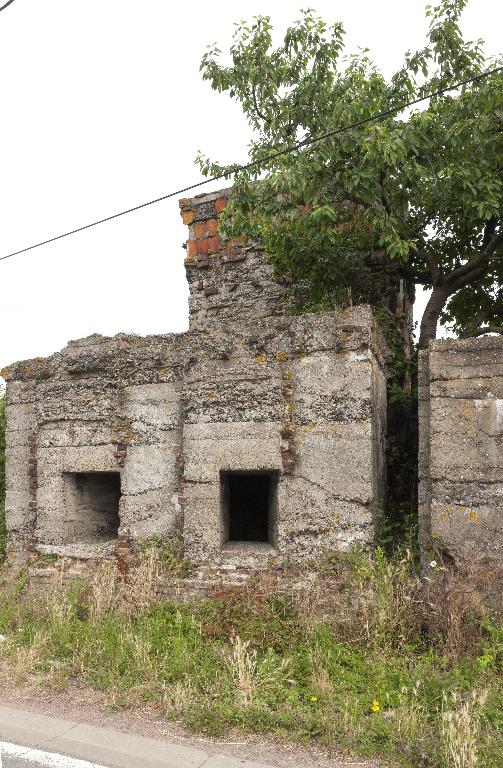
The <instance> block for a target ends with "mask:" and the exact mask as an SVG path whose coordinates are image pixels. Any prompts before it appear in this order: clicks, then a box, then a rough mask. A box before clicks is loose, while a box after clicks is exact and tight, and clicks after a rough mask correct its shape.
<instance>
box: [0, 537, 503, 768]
mask: <svg viewBox="0 0 503 768" xmlns="http://www.w3.org/2000/svg"><path fill="white" fill-rule="evenodd" d="M163 560H164V561H165V560H166V558H165V557H164V556H163V557H160V556H159V554H158V550H157V549H156V548H155V547H154V548H146V549H145V550H144V551H143V552H142V553H141V554H140V556H139V562H138V565H137V567H136V568H135V569H134V570H133V571H132V572H131V574H130V576H129V578H128V580H127V583H124V582H121V581H120V579H119V578H118V574H117V572H116V571H115V567H114V566H113V564H109V563H104V564H103V565H102V566H101V568H99V569H98V570H97V572H96V573H95V574H94V576H93V578H92V579H91V580H90V581H89V582H88V583H83V582H80V583H74V584H72V585H71V586H70V587H69V588H68V587H65V586H63V584H62V581H61V579H60V578H59V577H56V578H55V581H54V584H53V587H52V589H51V590H50V591H49V592H48V594H47V595H46V596H45V597H44V598H43V599H41V598H40V595H38V596H36V597H35V596H31V595H30V593H29V591H28V590H27V589H26V579H25V578H24V577H23V576H22V575H18V576H17V578H16V579H14V578H13V577H12V576H11V575H9V574H6V575H5V576H4V580H3V583H2V586H1V591H2V596H3V600H2V601H1V603H0V633H1V634H3V635H4V636H5V638H6V639H5V641H3V642H1V643H0V662H1V670H2V673H1V674H2V675H3V676H4V678H7V677H9V678H10V679H11V680H13V681H14V682H16V681H17V682H18V683H21V682H30V683H36V684H38V685H48V686H57V687H59V688H61V687H65V686H67V685H70V684H71V683H72V682H78V683H79V684H80V685H87V686H90V687H91V688H93V689H95V690H99V691H103V692H105V694H106V698H107V700H108V702H109V704H110V705H111V706H116V707H119V706H135V705H138V704H140V703H143V702H152V703H153V704H154V705H155V706H156V707H158V708H159V710H160V711H161V712H162V713H163V714H164V715H165V716H166V717H167V718H170V719H176V720H181V721H183V722H184V723H185V724H186V725H187V726H188V727H189V728H190V729H192V730H194V731H198V732H204V733H207V734H212V735H223V734H225V733H227V732H228V731H229V730H230V729H238V730H239V731H243V732H250V731H252V732H263V733H272V734H274V735H277V736H281V737H288V738H291V739H294V740H297V741H300V742H316V743H318V744H319V745H322V746H326V747H329V748H330V747H336V748H337V749H343V750H346V751H347V752H348V753H352V754H358V755H362V756H379V755H380V756H385V757H387V758H388V759H391V760H393V761H395V762H397V763H399V764H400V765H403V766H409V767H410V768H412V766H414V768H419V767H420V766H424V767H425V768H426V767H430V768H474V766H483V767H484V768H496V767H497V766H501V765H502V764H503V714H502V713H503V683H502V676H501V672H502V671H503V627H502V625H501V623H498V620H497V618H496V616H495V615H492V616H491V615H490V614H489V613H488V612H487V611H484V612H483V615H482V613H481V612H480V611H478V612H477V610H475V608H474V601H473V600H472V599H471V598H469V599H466V600H465V602H464V603H462V601H461V600H460V597H459V590H458V592H456V588H455V585H453V584H452V583H451V584H447V582H446V578H447V577H446V573H445V572H443V571H442V569H440V568H439V569H438V571H437V573H436V574H434V575H433V577H432V579H431V580H430V581H429V582H425V581H424V580H420V579H418V577H417V576H416V574H415V572H414V568H413V564H412V562H411V559H410V558H409V557H408V556H407V555H405V556H404V557H402V558H395V559H392V560H388V559H386V558H385V557H384V555H383V554H382V553H381V552H378V553H377V555H376V557H375V558H373V559H370V558H369V557H367V556H363V555H357V554H355V555H352V556H350V557H349V558H348V559H347V560H345V561H344V562H342V561H341V560H340V559H338V560H336V561H332V562H331V561H330V560H327V563H326V564H325V565H326V567H327V569H329V570H330V569H332V570H333V569H335V570H337V569H345V573H344V581H345V583H349V584H350V588H349V589H347V590H346V592H347V595H346V598H344V599H346V600H347V606H346V608H347V610H344V611H342V612H341V611H340V609H339V610H338V611H337V612H336V613H335V614H333V615H331V614H330V612H329V611H327V605H326V603H323V602H322V601H321V598H320V593H319V591H318V589H317V587H313V590H312V591H311V592H308V593H307V594H301V595H297V596H296V597H292V598H287V597H284V596H281V595H277V594H267V593H265V592H264V591H262V590H261V589H259V588H258V587H256V588H253V587H249V588H242V589H239V590H237V589H227V590H222V591H221V592H219V593H217V596H216V597H214V598H213V599H211V600H205V601H200V602H198V603H197V604H193V605H185V606H180V605H178V606H175V605H173V604H171V603H169V602H156V601H155V600H153V595H154V594H155V589H156V584H157V580H158V578H159V575H160V569H162V561H163ZM463 580H465V579H463ZM461 592H462V593H463V594H469V593H470V590H467V587H466V583H465V584H464V585H463V589H462V590H461ZM350 606H353V607H354V610H353V611H352V613H351V611H350ZM463 606H464V607H463ZM328 607H329V606H328ZM343 614H344V621H342V620H341V616H342V615H343ZM348 617H349V618H348Z"/></svg>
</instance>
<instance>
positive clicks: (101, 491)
mask: <svg viewBox="0 0 503 768" xmlns="http://www.w3.org/2000/svg"><path fill="white" fill-rule="evenodd" d="M64 480H65V512H66V514H65V528H66V530H65V539H66V541H68V542H70V541H71V542H85V543H94V542H96V543H99V542H104V541H110V540H113V539H115V538H117V534H118V531H119V525H120V519H119V502H120V496H121V478H120V473H119V472H65V474H64Z"/></svg>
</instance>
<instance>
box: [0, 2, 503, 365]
mask: <svg viewBox="0 0 503 768" xmlns="http://www.w3.org/2000/svg"><path fill="white" fill-rule="evenodd" d="M1 4H2V2H1V0H0V5H1ZM308 5H313V6H314V7H315V8H316V10H317V11H318V13H319V14H320V15H321V16H323V17H324V18H325V20H326V21H328V22H333V21H336V20H342V21H343V22H344V24H345V27H346V30H347V33H348V35H347V39H348V44H349V47H350V49H353V50H354V48H355V47H356V46H357V45H362V46H367V47H369V48H370V49H371V53H372V55H373V57H374V59H375V61H376V62H377V64H378V65H379V66H380V67H381V68H382V69H383V71H384V72H385V74H388V75H389V74H392V72H393V71H394V70H395V69H396V68H397V67H398V66H399V65H400V63H401V61H402V56H403V53H404V52H405V50H406V49H407V48H414V49H415V48H417V47H419V46H421V45H422V44H423V41H424V35H425V32H426V28H427V23H426V21H425V19H424V13H423V9H424V5H425V2H424V0H380V1H379V2H375V0H351V2H334V0H317V1H316V0H310V1H308V0H296V2H283V3H279V2H274V0H269V2H262V0H248V2H243V1H242V0H234V1H233V2H231V1H230V0H219V2H213V3H210V2H207V0H206V1H205V2H201V1H200V0H191V2H187V3H176V2H168V0H86V2H76V1H75V0H74V1H73V2H71V1H70V0H15V1H14V3H13V4H12V5H11V6H9V7H8V8H7V9H6V10H5V11H3V12H1V13H0V72H1V77H0V116H1V118H0V256H2V255H5V254H7V253H10V252H11V251H14V250H18V249H20V248H23V247H25V246H28V245H31V244H32V243H35V242H37V241H39V240H44V239H46V238H48V237H51V236H53V235H56V234H59V233H60V232H64V231H67V230H69V229H73V228H75V227H78V226H81V225H84V224H86V223H88V222H90V221H94V220H95V219H100V218H103V217H104V216H107V215H109V214H113V213H115V212H117V211H120V210H122V209H124V208H129V207H132V206H134V205H136V204H138V203H141V202H143V201H146V200H150V199H153V198H155V197H158V196H161V195H163V194H166V193H168V192H170V191H173V190H176V189H178V188H180V187H183V186H186V185H188V184H190V183H191V182H195V181H198V180H199V173H198V170H197V168H196V167H195V166H194V158H195V155H196V153H197V150H198V149H201V150H202V151H203V152H204V153H205V154H208V155H210V156H211V157H212V158H214V159H218V160H220V161H245V160H246V157H247V155H246V145H247V142H248V139H249V135H250V134H249V130H248V127H247V125H246V123H245V121H244V118H243V117H242V115H241V112H240V109H239V107H238V106H237V105H235V104H234V103H232V102H231V100H230V99H229V97H228V96H227V95H225V94H224V95H219V94H217V93H216V92H214V91H212V90H211V88H210V86H209V84H208V83H204V82H203V81H202V79H201V75H200V73H199V63H200V59H201V55H202V53H203V52H204V49H205V47H206V46H207V45H208V44H209V43H211V42H213V41H217V42H218V43H219V45H220V48H221V49H222V50H224V51H225V50H226V49H227V48H228V45H229V43H230V40H231V35H232V31H233V26H232V25H233V22H235V21H238V20H240V19H243V18H246V19H249V18H250V17H251V16H253V15H254V14H257V13H268V14H270V15H271V17H272V20H273V22H274V25H275V28H276V29H277V31H278V32H281V34H283V32H284V30H285V29H286V26H287V25H288V24H289V23H291V22H292V21H293V20H294V19H296V18H297V17H298V11H299V8H300V7H305V6H308ZM463 27H464V30H465V32H466V34H467V35H469V36H470V37H471V38H478V37H483V38H484V39H485V40H486V43H487V45H486V51H487V53H489V54H493V53H497V52H498V51H499V49H500V38H501V30H502V29H503V3H502V2H501V0H471V2H470V4H469V7H468V9H467V10H466V11H465V14H464V20H463ZM219 186H222V185H221V184H220V185H217V187H219ZM211 188H212V187H211V185H208V186H207V187H205V188H203V189H202V190H199V191H205V190H208V191H209V190H210V189H211ZM213 188H215V185H213ZM185 239H186V231H185V227H184V226H183V224H182V222H181V219H180V216H179V211H178V203H177V200H176V199H173V200H169V201H166V202H164V203H160V204H158V205H156V206H153V207H151V208H147V209H145V210H143V211H140V212H137V213H134V214H131V215H129V216H126V217H123V218H120V219H118V220H116V221H113V222H110V223H107V224H103V225H100V226H99V227H96V228H95V229H92V230H90V231H87V232H84V233H82V234H78V235H75V236H72V237H69V238H67V239H64V240H62V241H60V242H59V243H54V244H51V245H48V246H44V247H42V248H39V249H36V250H34V251H32V252H30V253H27V254H23V255H21V256H17V257H15V258H13V259H9V260H7V261H3V262H0V367H1V366H3V365H5V364H8V363H10V362H13V361H15V360H21V359H25V358H29V357H35V356H43V355H48V354H51V353H52V352H55V351H57V350H58V349H61V348H62V347H63V346H64V345H65V344H66V342H67V341H68V340H69V339H75V338H79V337H82V336H87V335H89V334H90V333H94V332H99V333H103V334H107V335H108V334H114V333H117V332H119V331H128V332H135V333H140V334H146V333H166V332H170V331H181V330H184V329H185V328H186V327H187V290H186V287H185V280H184V273H183V266H182V265H183V257H184V252H183V250H182V247H181V246H182V243H183V242H184V240H185Z"/></svg>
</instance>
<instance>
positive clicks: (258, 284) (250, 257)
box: [180, 189, 286, 328]
mask: <svg viewBox="0 0 503 768" xmlns="http://www.w3.org/2000/svg"><path fill="white" fill-rule="evenodd" d="M229 192H230V190H227V189H226V190H220V191H219V192H212V193H210V194H207V195H199V196H197V197H194V198H192V199H189V198H187V199H184V200H181V201H180V212H181V215H182V219H183V221H184V223H185V224H187V226H188V229H189V238H188V240H187V257H186V260H185V269H186V274H187V281H188V283H189V288H190V297H189V320H190V327H191V328H211V327H214V326H215V323H216V322H217V321H220V322H226V323H229V324H232V325H233V326H236V324H238V325H239V324H241V323H243V321H245V322H248V323H249V322H250V321H252V320H253V318H264V317H271V316H279V315H282V314H284V312H285V302H284V294H285V288H286V281H285V280H284V279H283V278H275V277H274V276H273V273H272V268H271V267H270V266H269V265H268V264H267V263H266V261H265V260H264V258H263V251H262V248H261V247H260V246H259V245H258V244H256V243H247V244H245V243H243V242H242V241H240V240H236V239H226V238H225V237H223V236H221V235H220V234H219V233H218V219H219V216H220V214H221V212H222V211H223V210H224V208H225V207H226V205H227V203H228V199H229Z"/></svg>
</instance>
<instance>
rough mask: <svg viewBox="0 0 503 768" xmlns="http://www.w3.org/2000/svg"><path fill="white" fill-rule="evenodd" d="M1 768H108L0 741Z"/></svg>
mask: <svg viewBox="0 0 503 768" xmlns="http://www.w3.org/2000/svg"><path fill="white" fill-rule="evenodd" d="M0 768H107V766H101V765H100V766H98V765H96V763H89V762H87V761H86V760H79V759H75V758H71V757H65V756H64V755H60V754H56V753H54V752H44V751H41V750H38V749H30V748H29V747H21V746H19V745H17V744H12V743H6V742H0Z"/></svg>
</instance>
